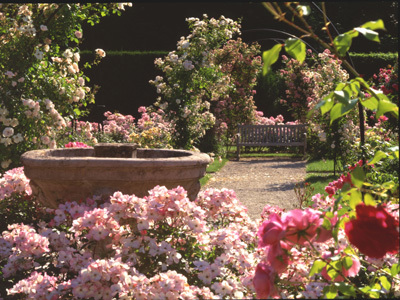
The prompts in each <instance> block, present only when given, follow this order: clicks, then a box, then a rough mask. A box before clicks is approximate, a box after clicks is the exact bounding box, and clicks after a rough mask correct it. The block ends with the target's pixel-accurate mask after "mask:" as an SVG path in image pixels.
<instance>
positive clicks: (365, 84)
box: [353, 77, 370, 89]
mask: <svg viewBox="0 0 400 300" xmlns="http://www.w3.org/2000/svg"><path fill="white" fill-rule="evenodd" d="M353 80H354V81H358V82H359V83H361V84H362V85H363V86H364V87H365V88H367V89H369V88H370V86H369V84H368V83H367V82H366V81H365V80H364V78H361V77H356V78H354V79H353Z"/></svg>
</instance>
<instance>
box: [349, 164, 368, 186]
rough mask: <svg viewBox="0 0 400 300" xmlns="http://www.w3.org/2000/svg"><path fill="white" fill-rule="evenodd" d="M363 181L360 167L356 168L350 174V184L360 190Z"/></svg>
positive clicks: (363, 177)
mask: <svg viewBox="0 0 400 300" xmlns="http://www.w3.org/2000/svg"><path fill="white" fill-rule="evenodd" d="M364 180H365V173H364V171H363V169H362V168H361V167H356V168H355V169H354V170H353V172H351V182H352V183H353V184H354V185H355V186H356V187H358V188H361V187H362V185H363V183H364Z"/></svg>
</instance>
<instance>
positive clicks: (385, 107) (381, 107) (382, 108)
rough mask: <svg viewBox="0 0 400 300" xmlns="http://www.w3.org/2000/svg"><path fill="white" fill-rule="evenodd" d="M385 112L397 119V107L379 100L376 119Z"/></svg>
mask: <svg viewBox="0 0 400 300" xmlns="http://www.w3.org/2000/svg"><path fill="white" fill-rule="evenodd" d="M387 112H391V113H393V114H394V115H395V116H396V117H397V118H398V117H399V107H398V106H397V105H396V104H395V103H393V102H390V101H387V100H382V99H381V100H379V104H378V111H377V112H376V118H379V117H380V116H382V115H383V114H385V113H387Z"/></svg>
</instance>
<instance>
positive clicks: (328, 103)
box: [321, 99, 334, 115]
mask: <svg viewBox="0 0 400 300" xmlns="http://www.w3.org/2000/svg"><path fill="white" fill-rule="evenodd" d="M333 104H334V102H333V100H332V99H328V100H325V102H324V104H323V105H322V106H321V114H322V115H324V114H326V113H327V112H328V111H330V110H331V109H332V107H333Z"/></svg>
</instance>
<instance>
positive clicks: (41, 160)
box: [21, 144, 211, 208]
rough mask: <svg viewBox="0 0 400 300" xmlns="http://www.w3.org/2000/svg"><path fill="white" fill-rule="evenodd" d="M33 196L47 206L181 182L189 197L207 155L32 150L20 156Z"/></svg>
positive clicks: (125, 149)
mask: <svg viewBox="0 0 400 300" xmlns="http://www.w3.org/2000/svg"><path fill="white" fill-rule="evenodd" d="M21 161H22V164H23V165H24V171H25V175H26V177H28V178H29V179H30V185H31V187H32V191H33V193H34V195H36V196H37V197H38V200H39V201H40V202H41V203H42V204H44V205H45V206H47V207H51V208H56V207H57V206H58V205H59V204H60V203H64V202H65V201H68V200H69V201H79V200H81V199H85V198H87V197H91V196H92V195H112V194H113V193H114V192H116V191H121V192H122V193H124V194H135V195H136V196H138V197H144V196H146V195H148V193H147V192H148V190H151V189H152V188H153V187H155V186H156V185H160V186H163V185H164V186H166V187H167V188H169V189H171V188H175V187H177V186H182V187H183V188H185V190H186V191H187V192H188V196H189V198H190V199H191V200H194V199H195V198H196V196H197V193H198V192H199V190H200V182H199V180H200V178H202V177H203V176H204V175H205V171H206V167H207V164H208V163H210V161H211V160H210V157H209V156H208V155H207V154H204V153H196V152H191V151H185V150H169V149H142V148H138V149H137V148H136V145H134V144H98V145H96V146H95V147H94V148H92V147H90V148H65V149H53V150H33V151H28V152H26V153H24V154H23V155H22V156H21Z"/></svg>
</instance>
